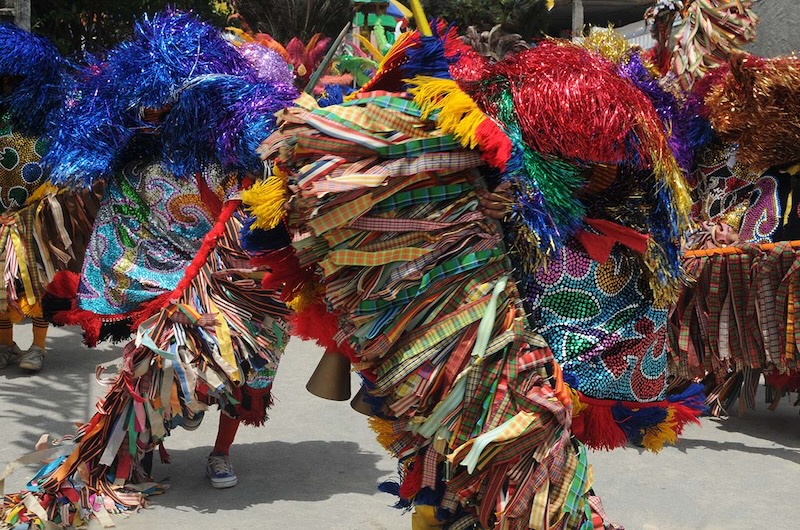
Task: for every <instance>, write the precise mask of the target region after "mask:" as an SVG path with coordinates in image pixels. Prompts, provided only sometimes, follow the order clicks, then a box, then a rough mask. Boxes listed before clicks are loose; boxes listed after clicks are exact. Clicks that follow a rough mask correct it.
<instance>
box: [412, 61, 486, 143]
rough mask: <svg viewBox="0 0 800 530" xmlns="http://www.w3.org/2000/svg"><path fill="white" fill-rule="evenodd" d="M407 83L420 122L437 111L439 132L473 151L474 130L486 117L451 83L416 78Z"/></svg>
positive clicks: (429, 78)
mask: <svg viewBox="0 0 800 530" xmlns="http://www.w3.org/2000/svg"><path fill="white" fill-rule="evenodd" d="M409 84H410V85H412V86H414V88H411V89H410V90H409V93H410V94H412V95H413V96H414V103H416V104H417V105H419V107H420V110H422V118H423V119H427V118H428V117H429V116H430V115H431V114H433V113H434V112H437V111H438V112H439V114H438V115H437V116H436V125H437V126H438V128H439V129H441V130H442V131H444V132H445V133H448V134H452V135H454V136H455V137H456V139H457V140H458V141H459V142H460V143H461V145H462V146H464V147H468V148H470V149H475V147H477V146H478V138H477V135H476V131H477V129H478V127H479V126H480V124H481V123H483V121H484V120H486V119H488V118H487V117H486V115H485V114H484V113H483V112H482V111H481V109H479V108H478V105H476V104H475V102H474V101H473V100H472V98H471V97H469V96H468V95H467V94H466V93H464V92H463V91H462V90H461V89H460V88H459V87H458V84H457V83H456V82H455V81H453V80H451V79H439V78H438V77H430V76H417V77H415V78H414V79H411V80H410V81H409Z"/></svg>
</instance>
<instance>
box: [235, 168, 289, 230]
mask: <svg viewBox="0 0 800 530" xmlns="http://www.w3.org/2000/svg"><path fill="white" fill-rule="evenodd" d="M287 191H288V190H287V189H286V177H285V176H284V175H282V174H281V173H280V172H279V171H277V168H276V172H275V174H274V175H272V176H270V177H267V178H266V179H265V180H259V181H258V182H256V183H255V184H253V185H252V186H251V187H250V188H249V189H247V190H244V191H242V202H243V203H244V204H245V205H247V210H248V211H249V212H250V213H252V214H253V215H254V216H255V218H256V220H255V221H254V222H253V228H263V229H264V230H271V229H273V228H275V227H276V226H278V223H280V222H281V220H282V219H283V218H284V217H285V215H286V210H285V209H284V206H285V205H286V202H287V200H288V192H287Z"/></svg>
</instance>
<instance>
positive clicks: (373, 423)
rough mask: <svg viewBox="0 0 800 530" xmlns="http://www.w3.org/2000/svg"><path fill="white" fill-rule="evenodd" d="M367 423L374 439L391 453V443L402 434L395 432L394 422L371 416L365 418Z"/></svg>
mask: <svg viewBox="0 0 800 530" xmlns="http://www.w3.org/2000/svg"><path fill="white" fill-rule="evenodd" d="M367 423H369V428H370V429H372V431H373V432H374V433H375V434H376V436H375V439H376V440H377V441H378V443H379V444H381V447H383V448H384V449H386V450H387V451H388V452H389V453H392V450H391V447H392V444H394V443H395V442H396V441H397V440H399V439H400V437H401V436H402V434H397V433H396V432H395V428H394V424H395V422H393V421H389V420H384V419H382V418H378V417H377V416H372V417H370V418H369V419H368V420H367ZM398 494H399V493H398Z"/></svg>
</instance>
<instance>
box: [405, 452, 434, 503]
mask: <svg viewBox="0 0 800 530" xmlns="http://www.w3.org/2000/svg"><path fill="white" fill-rule="evenodd" d="M429 450H430V449H429ZM421 489H422V460H421V459H420V458H419V457H417V458H416V459H415V460H414V463H413V464H412V466H411V469H409V470H408V472H407V473H406V476H405V477H403V483H402V484H400V498H401V499H413V498H414V497H415V496H416V495H417V493H419V490H421Z"/></svg>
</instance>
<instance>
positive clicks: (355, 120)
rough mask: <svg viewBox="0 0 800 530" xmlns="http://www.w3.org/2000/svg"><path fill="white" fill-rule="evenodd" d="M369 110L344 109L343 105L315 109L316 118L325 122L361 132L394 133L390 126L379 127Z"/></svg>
mask: <svg viewBox="0 0 800 530" xmlns="http://www.w3.org/2000/svg"><path fill="white" fill-rule="evenodd" d="M366 110H367V109H365V108H363V107H343V106H341V105H333V106H330V107H325V108H322V109H314V111H313V114H314V116H317V117H320V118H324V119H325V120H328V121H331V122H335V123H338V124H340V125H344V126H346V127H349V128H352V129H354V130H355V129H358V130H361V131H373V132H390V131H393V130H394V129H392V128H391V127H389V126H388V125H384V126H377V127H376V125H378V123H377V122H376V121H375V120H373V119H372V118H371V117H370V116H369V114H368V113H367V112H366Z"/></svg>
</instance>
